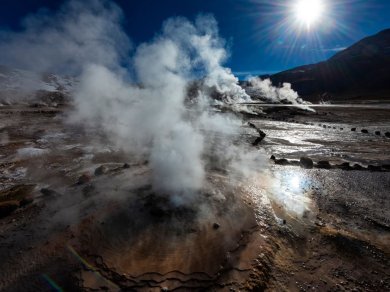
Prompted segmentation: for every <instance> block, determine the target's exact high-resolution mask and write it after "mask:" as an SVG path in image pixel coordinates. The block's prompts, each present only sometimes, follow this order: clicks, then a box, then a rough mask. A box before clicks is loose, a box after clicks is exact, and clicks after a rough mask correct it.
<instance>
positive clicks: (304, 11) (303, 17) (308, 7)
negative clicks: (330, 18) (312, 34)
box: [293, 0, 325, 29]
mask: <svg viewBox="0 0 390 292" xmlns="http://www.w3.org/2000/svg"><path fill="white" fill-rule="evenodd" d="M293 10H294V15H295V17H296V19H297V21H298V22H299V23H300V24H303V25H305V26H306V27H307V28H308V29H310V28H311V27H312V26H313V25H314V24H315V23H317V22H318V21H319V20H320V19H321V17H322V15H323V13H324V11H325V5H324V3H323V1H321V0H297V2H296V3H295V5H294V7H293Z"/></svg>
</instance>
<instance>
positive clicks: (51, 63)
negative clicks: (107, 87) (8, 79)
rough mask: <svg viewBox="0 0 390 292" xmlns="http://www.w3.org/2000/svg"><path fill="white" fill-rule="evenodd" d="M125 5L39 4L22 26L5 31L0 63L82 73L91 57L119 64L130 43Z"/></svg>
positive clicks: (0, 37)
mask: <svg viewBox="0 0 390 292" xmlns="http://www.w3.org/2000/svg"><path fill="white" fill-rule="evenodd" d="M122 17H123V16H122V12H121V10H120V8H119V7H118V6H117V5H115V4H114V3H113V2H111V1H100V0H87V1H77V0H71V1H69V2H66V3H65V4H64V5H63V6H62V7H61V8H60V10H59V11H58V12H56V13H54V14H53V13H52V12H51V11H48V10H40V11H39V12H38V13H37V14H34V15H31V16H29V17H27V18H26V19H25V20H24V21H23V23H22V30H21V31H20V32H9V31H1V32H0V52H1V54H0V64H2V65H6V66H11V67H13V68H20V69H26V70H31V71H34V72H51V73H62V74H64V73H65V74H78V73H80V72H81V70H82V66H83V65H84V64H86V63H94V64H101V65H104V66H108V67H109V66H113V65H115V66H117V65H118V64H120V61H121V60H122V58H123V57H124V56H125V55H126V54H127V53H128V51H129V49H130V41H129V39H128V37H127V35H126V34H125V33H124V32H123V31H122V29H121V26H120V22H121V20H122Z"/></svg>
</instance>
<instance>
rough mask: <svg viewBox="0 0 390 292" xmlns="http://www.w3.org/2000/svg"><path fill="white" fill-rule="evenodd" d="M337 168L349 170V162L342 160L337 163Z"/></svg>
mask: <svg viewBox="0 0 390 292" xmlns="http://www.w3.org/2000/svg"><path fill="white" fill-rule="evenodd" d="M338 168H340V169H344V170H351V166H350V165H349V162H343V163H341V164H340V165H338Z"/></svg>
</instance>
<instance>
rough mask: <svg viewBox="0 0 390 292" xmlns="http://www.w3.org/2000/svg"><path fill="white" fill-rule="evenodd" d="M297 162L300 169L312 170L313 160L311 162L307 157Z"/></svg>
mask: <svg viewBox="0 0 390 292" xmlns="http://www.w3.org/2000/svg"><path fill="white" fill-rule="evenodd" d="M299 162H300V164H301V167H302V168H306V169H310V168H313V160H311V159H310V158H308V157H301V159H300V160H299Z"/></svg>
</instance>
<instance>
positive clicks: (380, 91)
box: [261, 29, 390, 100]
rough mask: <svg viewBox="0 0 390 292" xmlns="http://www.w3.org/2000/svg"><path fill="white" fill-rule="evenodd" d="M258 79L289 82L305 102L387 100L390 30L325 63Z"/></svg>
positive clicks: (350, 48)
mask: <svg viewBox="0 0 390 292" xmlns="http://www.w3.org/2000/svg"><path fill="white" fill-rule="evenodd" d="M261 77H262V78H265V77H267V78H270V79H271V80H272V82H273V83H274V84H279V83H283V82H289V83H291V84H292V88H293V89H294V90H296V91H297V92H298V94H299V95H300V96H303V97H304V98H306V99H308V100H320V99H322V98H325V99H330V100H337V99H346V98H349V99H370V98H371V99H373V97H375V98H379V99H386V100H390V29H386V30H383V31H381V32H379V33H378V34H376V35H373V36H370V37H367V38H364V39H362V40H361V41H359V42H357V43H356V44H354V45H352V46H351V47H349V48H347V49H345V50H343V51H341V52H339V53H337V54H335V55H334V56H333V57H331V58H329V59H328V60H327V61H324V62H320V63H317V64H312V65H305V66H300V67H297V68H294V69H290V70H287V71H283V72H280V73H277V74H274V75H270V76H261Z"/></svg>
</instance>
